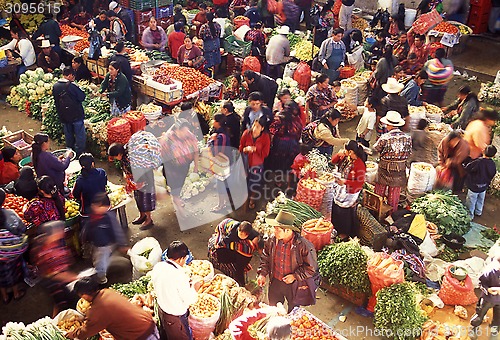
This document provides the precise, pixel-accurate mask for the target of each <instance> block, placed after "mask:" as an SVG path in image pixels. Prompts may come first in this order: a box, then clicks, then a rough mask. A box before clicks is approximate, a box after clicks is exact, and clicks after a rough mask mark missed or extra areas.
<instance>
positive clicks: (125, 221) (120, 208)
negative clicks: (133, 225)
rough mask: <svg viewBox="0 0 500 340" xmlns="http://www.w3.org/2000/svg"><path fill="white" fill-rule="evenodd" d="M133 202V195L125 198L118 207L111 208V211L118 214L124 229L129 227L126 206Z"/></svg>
mask: <svg viewBox="0 0 500 340" xmlns="http://www.w3.org/2000/svg"><path fill="white" fill-rule="evenodd" d="M130 202H132V197H130V196H128V197H127V198H126V199H125V200H123V201H122V202H121V203H120V204H118V205H117V206H116V207H114V208H113V209H111V211H115V212H116V216H117V217H118V221H119V222H120V225H121V226H122V228H123V229H128V219H127V211H126V210H125V206H126V205H127V204H129V203H130Z"/></svg>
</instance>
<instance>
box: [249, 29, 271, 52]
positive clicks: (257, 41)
mask: <svg viewBox="0 0 500 340" xmlns="http://www.w3.org/2000/svg"><path fill="white" fill-rule="evenodd" d="M245 41H251V42H252V46H253V47H260V48H262V47H264V46H266V36H265V35H264V33H262V32H261V31H259V30H255V29H254V30H250V31H248V32H247V34H245Z"/></svg>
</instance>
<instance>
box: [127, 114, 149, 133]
mask: <svg viewBox="0 0 500 340" xmlns="http://www.w3.org/2000/svg"><path fill="white" fill-rule="evenodd" d="M130 112H134V113H135V114H137V115H139V116H140V118H139V119H137V118H136V116H134V115H132V114H130ZM130 112H127V113H125V114H124V115H123V118H125V119H126V120H128V122H129V123H130V128H131V132H132V134H134V133H136V132H137V131H141V130H144V129H145V128H146V117H145V116H144V114H143V113H142V112H140V111H130Z"/></svg>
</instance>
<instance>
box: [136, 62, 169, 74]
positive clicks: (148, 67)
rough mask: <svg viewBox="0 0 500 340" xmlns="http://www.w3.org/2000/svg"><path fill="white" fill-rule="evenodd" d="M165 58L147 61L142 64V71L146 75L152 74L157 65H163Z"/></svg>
mask: <svg viewBox="0 0 500 340" xmlns="http://www.w3.org/2000/svg"><path fill="white" fill-rule="evenodd" d="M164 63H165V61H163V60H150V61H148V62H147V63H142V64H141V72H142V74H144V75H148V76H152V75H153V74H154V71H155V70H156V68H157V67H159V66H161V65H163V64H164Z"/></svg>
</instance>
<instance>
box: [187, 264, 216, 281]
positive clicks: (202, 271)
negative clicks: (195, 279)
mask: <svg viewBox="0 0 500 340" xmlns="http://www.w3.org/2000/svg"><path fill="white" fill-rule="evenodd" d="M187 268H188V269H189V271H190V272H191V275H192V276H199V277H203V278H205V277H207V276H209V275H210V274H211V273H213V265H212V264H211V263H210V261H207V260H193V261H191V263H190V264H189V265H188V266H187Z"/></svg>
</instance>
